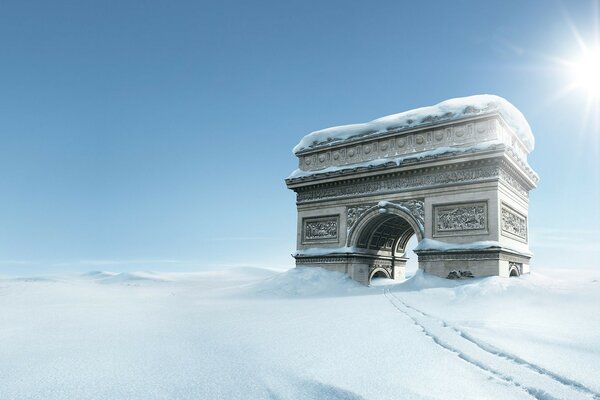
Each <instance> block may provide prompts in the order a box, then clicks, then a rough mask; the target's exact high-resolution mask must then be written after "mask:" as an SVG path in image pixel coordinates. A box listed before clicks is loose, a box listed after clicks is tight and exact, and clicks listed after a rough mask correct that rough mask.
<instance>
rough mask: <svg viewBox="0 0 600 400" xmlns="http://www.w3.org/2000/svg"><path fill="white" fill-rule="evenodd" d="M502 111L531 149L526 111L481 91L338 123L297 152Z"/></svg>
mask: <svg viewBox="0 0 600 400" xmlns="http://www.w3.org/2000/svg"><path fill="white" fill-rule="evenodd" d="M492 113H499V114H500V115H501V116H502V118H503V119H504V120H505V121H506V123H507V124H508V125H509V126H510V127H511V129H512V130H513V131H514V132H515V133H516V135H517V136H518V137H519V138H520V139H521V141H522V142H523V144H524V145H525V147H526V148H527V150H528V151H532V150H533V147H534V143H535V140H534V137H533V133H532V132H531V128H530V127H529V123H527V120H526V119H525V117H524V116H523V114H522V113H521V112H520V111H519V110H518V109H517V108H516V107H515V106H513V105H512V104H511V103H509V102H508V101H507V100H506V99H504V98H502V97H499V96H495V95H490V94H481V95H476V96H468V97H459V98H455V99H450V100H445V101H442V102H441V103H438V104H436V105H434V106H429V107H421V108H416V109H414V110H409V111H404V112H401V113H398V114H392V115H388V116H385V117H381V118H377V119H375V120H373V121H371V122H365V123H362V124H351V125H341V126H334V127H331V128H327V129H322V130H319V131H314V132H311V133H309V134H308V135H306V136H304V137H303V138H302V140H300V143H298V144H297V145H296V146H295V147H294V153H298V152H300V151H302V150H305V149H310V148H316V147H320V146H322V145H324V144H328V143H331V142H336V141H342V140H347V139H351V138H356V137H364V136H371V135H378V134H382V133H386V132H388V131H391V130H395V131H397V130H402V129H412V128H416V127H420V126H427V125H432V124H437V123H442V122H450V121H455V120H460V119H463V118H469V117H473V116H477V115H482V114H492Z"/></svg>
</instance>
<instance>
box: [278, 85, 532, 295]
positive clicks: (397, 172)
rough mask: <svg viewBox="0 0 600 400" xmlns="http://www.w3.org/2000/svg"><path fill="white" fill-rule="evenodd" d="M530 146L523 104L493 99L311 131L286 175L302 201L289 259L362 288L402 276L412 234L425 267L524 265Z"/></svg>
mask: <svg viewBox="0 0 600 400" xmlns="http://www.w3.org/2000/svg"><path fill="white" fill-rule="evenodd" d="M533 147H534V138H533V134H532V133H531V129H530V128H529V124H528V123H527V121H526V120H525V118H524V117H523V115H522V114H521V112H520V111H519V110H517V109H516V108H515V107H514V106H513V105H512V104H510V103H509V102H508V101H506V100H504V99H503V98H501V97H497V96H492V95H479V96H471V97H464V98H458V99H451V100H447V101H444V102H442V103H439V104H437V105H435V106H431V107H423V108H419V109H416V110H411V111H406V112H402V113H400V114H394V115H390V116H387V117H383V118H379V119H376V120H374V121H371V122H368V123H363V124H354V125H345V126H339V127H333V128H328V129H324V130H320V131H315V132H312V133H310V134H308V135H307V136H305V137H304V138H303V139H302V140H301V141H300V143H298V145H297V146H296V147H295V148H294V154H295V155H296V156H297V157H298V159H299V168H298V169H296V170H295V171H294V172H292V174H291V175H290V176H289V177H288V178H287V179H286V184H287V186H288V188H290V189H292V190H294V191H295V192H296V199H297V201H296V204H297V207H298V229H297V252H296V253H295V254H294V257H295V259H296V265H297V266H318V267H324V268H327V269H330V270H335V271H341V272H345V273H347V274H348V275H350V276H351V277H352V278H353V279H355V280H357V281H359V282H362V283H364V284H369V282H370V281H371V278H372V277H373V276H386V277H389V278H393V279H402V278H404V270H405V265H406V260H407V258H406V257H405V254H406V250H407V249H406V244H407V243H408V241H409V239H410V238H411V237H412V236H413V235H416V237H417V239H418V241H419V244H418V245H417V247H416V248H415V249H414V251H415V253H416V254H417V256H418V261H419V268H420V269H422V270H423V271H425V272H428V273H431V274H435V275H438V276H441V277H450V278H452V277H460V276H485V275H500V276H505V277H508V276H513V275H520V274H522V273H527V272H529V260H530V258H531V253H530V251H529V245H528V232H527V229H528V227H527V214H528V203H529V202H528V194H529V191H530V190H531V189H533V188H535V187H536V184H537V182H538V180H539V179H538V176H537V174H536V173H535V172H534V171H533V170H532V169H531V168H530V167H529V165H528V163H527V155H528V154H529V153H530V152H531V151H532V150H533Z"/></svg>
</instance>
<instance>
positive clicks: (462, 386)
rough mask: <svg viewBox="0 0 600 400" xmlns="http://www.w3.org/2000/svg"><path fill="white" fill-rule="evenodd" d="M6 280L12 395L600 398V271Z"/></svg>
mask: <svg viewBox="0 0 600 400" xmlns="http://www.w3.org/2000/svg"><path fill="white" fill-rule="evenodd" d="M377 283H378V286H374V287H369V288H368V287H364V286H361V285H358V284H357V283H356V282H354V281H352V280H350V279H349V278H348V277H347V276H345V275H343V274H340V273H335V272H329V271H325V270H322V269H319V268H295V269H292V270H289V271H286V272H276V271H272V270H263V269H258V268H237V269H232V270H222V271H213V272H199V273H185V274H177V273H159V272H150V273H149V272H142V273H121V274H117V273H110V272H94V273H90V274H85V275H80V276H73V275H70V276H56V277H48V278H44V277H41V278H27V279H9V278H6V279H1V280H0V343H2V345H1V346H0V398H1V399H8V400H11V399H44V400H55V399H133V400H135V399H232V400H237V399H540V400H541V399H590V400H591V399H598V398H600V380H599V379H598V376H600V353H599V352H598V349H600V336H599V335H598V332H599V331H600V312H598V304H599V303H600V272H599V271H598V270H593V271H592V270H570V271H558V270H546V271H542V272H534V273H532V274H531V275H528V276H521V277H518V278H511V279H507V278H499V277H490V278H473V279H469V280H460V281H451V280H447V279H441V278H437V277H433V276H429V275H427V274H423V273H420V272H417V273H416V274H415V275H414V277H412V278H411V279H409V280H407V281H405V282H403V283H394V282H393V281H385V280H379V281H377Z"/></svg>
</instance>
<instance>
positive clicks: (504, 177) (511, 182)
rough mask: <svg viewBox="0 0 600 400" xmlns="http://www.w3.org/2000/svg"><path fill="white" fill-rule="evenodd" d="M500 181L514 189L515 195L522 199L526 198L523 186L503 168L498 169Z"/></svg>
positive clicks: (526, 194)
mask: <svg viewBox="0 0 600 400" xmlns="http://www.w3.org/2000/svg"><path fill="white" fill-rule="evenodd" d="M500 180H501V181H502V182H504V183H506V184H507V185H508V186H510V187H511V188H512V189H514V190H515V191H516V192H517V193H519V194H520V195H521V196H523V197H527V196H528V194H529V193H528V192H527V190H526V189H525V188H524V187H523V185H522V184H521V183H520V182H519V181H518V180H517V179H515V178H514V177H513V175H512V174H511V173H510V172H509V171H507V170H506V169H505V168H500Z"/></svg>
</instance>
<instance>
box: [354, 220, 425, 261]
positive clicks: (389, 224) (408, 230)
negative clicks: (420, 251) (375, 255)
mask: <svg viewBox="0 0 600 400" xmlns="http://www.w3.org/2000/svg"><path fill="white" fill-rule="evenodd" d="M414 233H415V231H414V230H413V228H412V227H411V226H410V224H409V223H408V222H407V221H406V220H405V219H404V218H402V217H400V216H398V215H389V214H383V215H380V216H378V217H377V218H374V219H373V221H371V222H370V223H369V224H368V225H367V226H365V228H364V229H363V230H362V232H361V235H360V236H359V238H358V246H359V247H362V248H365V249H369V250H377V251H378V252H385V253H389V254H390V255H393V254H404V252H405V251H406V244H407V243H408V241H409V239H410V238H411V236H412V235H413V234H414Z"/></svg>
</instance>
